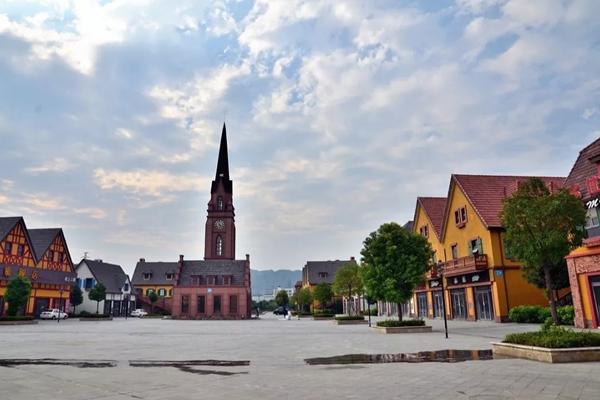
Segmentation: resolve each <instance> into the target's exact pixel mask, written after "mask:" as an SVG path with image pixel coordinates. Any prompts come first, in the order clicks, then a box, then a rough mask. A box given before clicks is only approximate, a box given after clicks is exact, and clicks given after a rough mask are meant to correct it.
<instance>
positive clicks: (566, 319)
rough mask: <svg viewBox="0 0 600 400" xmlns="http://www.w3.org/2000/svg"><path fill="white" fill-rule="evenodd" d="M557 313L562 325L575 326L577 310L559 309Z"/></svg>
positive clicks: (569, 308) (568, 307) (570, 308)
mask: <svg viewBox="0 0 600 400" xmlns="http://www.w3.org/2000/svg"><path fill="white" fill-rule="evenodd" d="M556 312H557V313H558V319H559V320H560V323H561V325H573V319H575V308H574V307H573V306H562V307H558V309H557V310H556Z"/></svg>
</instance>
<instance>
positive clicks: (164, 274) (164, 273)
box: [131, 257, 183, 298]
mask: <svg viewBox="0 0 600 400" xmlns="http://www.w3.org/2000/svg"><path fill="white" fill-rule="evenodd" d="M181 258H182V257H180V261H179V263H177V262H146V260H145V259H143V258H140V261H139V262H138V263H137V265H136V266H135V271H134V272H133V279H132V280H131V284H132V285H133V287H134V288H135V291H136V294H138V295H140V296H143V297H148V295H149V294H150V293H151V292H155V293H156V294H157V295H158V296H159V297H161V298H170V297H172V296H173V286H175V283H176V282H177V273H178V271H179V265H180V263H182V262H183V260H182V259H181Z"/></svg>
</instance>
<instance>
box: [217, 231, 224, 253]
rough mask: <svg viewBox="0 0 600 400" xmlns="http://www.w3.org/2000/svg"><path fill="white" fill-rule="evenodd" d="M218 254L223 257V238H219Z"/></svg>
mask: <svg viewBox="0 0 600 400" xmlns="http://www.w3.org/2000/svg"><path fill="white" fill-rule="evenodd" d="M216 252H217V256H222V255H223V238H221V236H217V243H216Z"/></svg>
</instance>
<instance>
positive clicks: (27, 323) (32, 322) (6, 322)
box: [0, 319, 38, 325]
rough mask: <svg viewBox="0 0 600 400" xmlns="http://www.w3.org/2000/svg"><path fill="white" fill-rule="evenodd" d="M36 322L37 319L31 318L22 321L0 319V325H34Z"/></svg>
mask: <svg viewBox="0 0 600 400" xmlns="http://www.w3.org/2000/svg"><path fill="white" fill-rule="evenodd" d="M37 323H38V322H37V321H34V320H32V319H27V320H23V321H0V325H34V324H37Z"/></svg>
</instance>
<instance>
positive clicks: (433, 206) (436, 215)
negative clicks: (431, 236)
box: [415, 197, 447, 238]
mask: <svg viewBox="0 0 600 400" xmlns="http://www.w3.org/2000/svg"><path fill="white" fill-rule="evenodd" d="M446 201H447V198H446V197H417V203H418V204H419V205H420V206H421V207H422V208H423V211H424V212H425V214H426V215H427V218H429V222H431V225H432V226H433V230H434V231H435V234H436V236H437V237H438V238H440V237H441V236H442V227H443V225H444V213H445V212H446ZM416 218H417V216H416V215H415V221H416Z"/></svg>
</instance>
